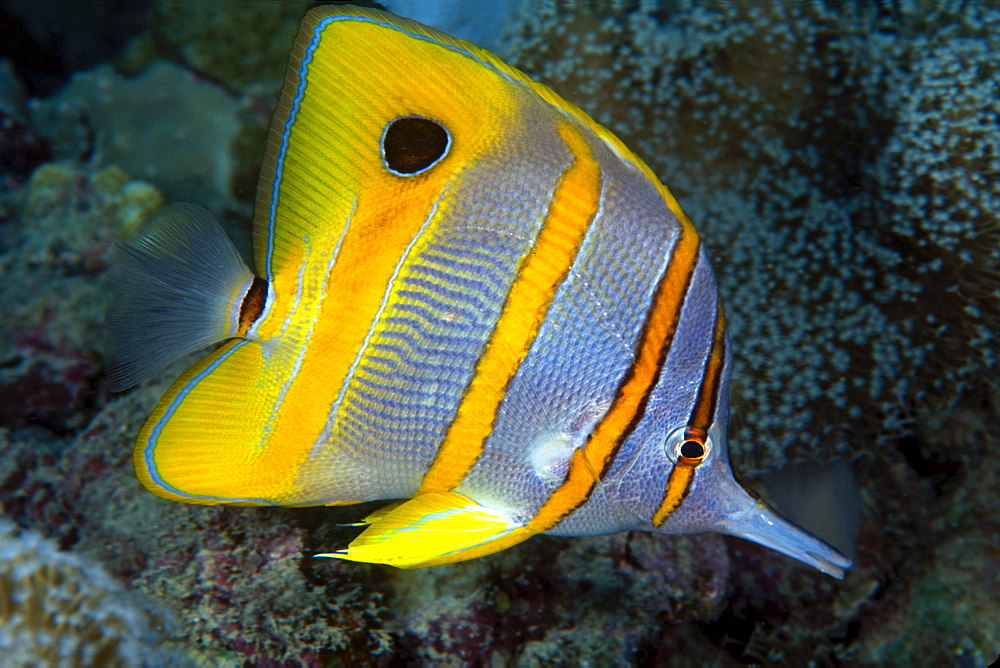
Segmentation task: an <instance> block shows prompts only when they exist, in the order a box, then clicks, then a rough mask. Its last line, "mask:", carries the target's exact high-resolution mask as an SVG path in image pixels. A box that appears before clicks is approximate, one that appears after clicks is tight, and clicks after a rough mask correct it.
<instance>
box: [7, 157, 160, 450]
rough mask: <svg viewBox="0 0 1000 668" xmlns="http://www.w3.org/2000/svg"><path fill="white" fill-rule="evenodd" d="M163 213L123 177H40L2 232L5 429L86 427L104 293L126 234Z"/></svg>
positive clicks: (114, 172) (95, 382)
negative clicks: (114, 252) (116, 244)
mask: <svg viewBox="0 0 1000 668" xmlns="http://www.w3.org/2000/svg"><path fill="white" fill-rule="evenodd" d="M162 203H163V199H162V196H161V195H160V194H159V192H158V191H156V190H155V189H154V188H152V187H151V186H150V185H149V184H146V183H144V182H142V181H135V180H132V179H131V178H130V177H129V176H128V175H127V174H125V172H123V171H122V170H121V169H119V168H117V167H106V168H104V169H100V170H96V171H95V170H92V169H89V168H86V167H80V166H75V165H72V164H68V163H50V164H46V165H43V166H41V167H39V168H38V169H36V170H35V171H34V173H33V174H32V176H31V179H30V181H29V182H28V183H27V185H26V186H25V187H24V188H23V189H22V190H20V191H18V193H17V196H16V203H15V205H14V208H15V210H16V213H17V216H16V219H15V220H14V221H13V222H12V223H11V224H8V225H5V226H4V227H2V228H0V247H4V248H5V249H6V250H7V252H6V253H5V254H3V255H0V275H2V276H3V277H4V284H5V285H4V290H3V292H2V294H0V310H2V312H3V314H4V317H3V320H2V321H0V342H2V344H3V345H2V348H0V426H7V427H9V428H21V427H25V426H29V425H36V426H39V427H43V428H46V429H50V430H54V431H57V432H64V431H66V430H71V429H78V428H80V427H82V426H83V425H84V424H85V423H86V420H87V419H88V418H89V416H90V415H91V414H92V413H93V412H94V410H96V406H97V401H98V399H97V396H96V394H95V393H96V392H97V390H98V386H99V385H100V383H101V382H102V380H103V369H102V363H101V359H100V355H101V353H100V351H101V350H103V340H104V326H103V315H102V314H103V309H104V293H103V292H102V285H103V283H102V281H101V280H99V278H98V277H99V276H100V275H101V274H102V273H103V272H104V271H105V270H106V269H107V267H108V265H109V263H110V261H111V255H110V251H111V242H112V240H113V239H114V235H115V233H116V230H124V229H127V228H128V227H129V226H130V225H133V224H134V223H135V221H137V220H139V219H141V218H142V217H143V216H144V215H145V214H146V213H148V212H150V211H152V210H153V209H155V208H156V207H158V206H160V205H161V204H162Z"/></svg>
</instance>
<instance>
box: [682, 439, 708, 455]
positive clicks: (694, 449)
mask: <svg viewBox="0 0 1000 668" xmlns="http://www.w3.org/2000/svg"><path fill="white" fill-rule="evenodd" d="M704 456H705V446H704V444H702V443H699V442H698V441H684V442H683V443H681V457H683V458H684V459H701V458H702V457H704Z"/></svg>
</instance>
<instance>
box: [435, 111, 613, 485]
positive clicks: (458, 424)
mask: <svg viewBox="0 0 1000 668" xmlns="http://www.w3.org/2000/svg"><path fill="white" fill-rule="evenodd" d="M559 134H560V135H561V136H562V139H563V141H565V142H566V144H567V146H569V148H570V150H571V151H572V152H573V155H574V156H575V160H574V162H573V165H572V166H571V167H570V168H569V170H567V172H566V174H565V175H564V176H563V178H562V179H561V180H560V182H559V186H558V188H557V189H556V192H555V196H554V198H553V201H552V206H551V207H550V208H549V214H548V216H547V218H546V219H545V223H544V225H543V226H542V229H541V231H540V232H539V234H538V239H537V240H536V242H535V245H534V247H533V248H532V250H531V252H530V253H528V255H527V256H526V257H525V259H523V260H522V261H521V266H520V268H519V270H518V274H517V277H516V278H515V280H514V283H513V285H512V286H511V289H510V293H509V294H508V295H507V301H506V302H505V303H504V306H503V310H502V311H501V312H500V317H499V318H498V319H497V324H496V326H495V327H494V329H493V334H492V336H491V337H490V341H489V343H487V345H486V349H485V351H484V352H483V354H482V356H481V357H480V358H479V361H478V363H477V364H476V371H475V374H474V375H473V377H472V381H471V382H470V383H469V386H468V387H467V388H466V391H465V395H464V396H463V397H462V403H461V404H460V405H459V407H458V412H457V414H456V416H455V420H454V421H453V422H452V423H451V426H450V427H449V428H448V433H447V434H446V435H445V438H444V440H443V441H442V443H441V446H440V448H439V449H438V453H437V456H436V458H435V459H434V463H433V464H431V467H430V468H429V469H428V470H427V473H426V474H425V475H424V479H423V482H422V483H421V485H420V491H419V492H417V493H418V494H426V493H430V492H448V491H451V490H453V489H454V488H455V487H457V486H458V484H459V483H460V482H461V481H462V479H463V478H464V477H465V475H466V474H467V473H468V472H469V471H470V470H471V469H472V467H473V465H475V463H476V460H478V459H479V456H480V455H481V454H482V452H483V446H484V444H485V442H486V438H487V437H488V436H489V434H490V432H491V431H492V429H493V422H494V420H495V419H496V416H497V411H498V410H499V409H500V403H501V402H502V401H503V398H504V395H505V394H506V392H507V386H508V385H509V384H510V381H511V379H512V378H513V377H514V374H515V373H516V372H517V369H518V367H519V366H520V364H521V361H522V360H523V359H524V357H525V355H527V354H528V350H529V349H530V348H531V344H532V343H533V342H534V340H535V337H536V336H537V335H538V329H539V328H540V327H541V325H542V322H543V321H544V320H545V316H546V314H547V313H548V310H549V307H550V306H552V300H553V298H554V297H555V293H556V290H557V289H558V287H559V286H560V285H561V284H562V282H563V281H564V280H565V279H566V276H567V275H568V274H569V270H570V267H572V265H573V262H574V261H575V259H576V255H577V253H578V252H579V250H580V246H581V245H582V244H583V239H584V237H585V236H586V234H587V230H588V229H589V228H590V223H591V222H592V221H593V219H594V216H595V215H596V214H597V210H598V207H599V204H600V192H601V174H600V169H599V166H598V164H597V162H596V161H595V160H594V158H593V156H592V155H591V153H590V149H589V148H588V147H587V145H586V143H585V142H584V141H583V139H582V138H581V137H580V134H579V132H578V131H576V130H575V129H573V128H571V127H570V126H568V125H560V126H559Z"/></svg>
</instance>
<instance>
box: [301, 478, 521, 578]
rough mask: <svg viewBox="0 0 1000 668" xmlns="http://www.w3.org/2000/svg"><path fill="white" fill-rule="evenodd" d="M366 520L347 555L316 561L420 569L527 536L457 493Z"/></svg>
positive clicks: (430, 497)
mask: <svg viewBox="0 0 1000 668" xmlns="http://www.w3.org/2000/svg"><path fill="white" fill-rule="evenodd" d="M387 508H388V509H386V508H381V509H379V510H377V511H375V512H374V513H372V514H371V515H369V516H368V517H366V518H365V520H364V523H365V524H369V525H370V526H369V527H368V528H367V529H365V531H364V533H362V534H361V535H360V536H358V537H357V538H355V539H354V540H353V541H352V542H351V544H350V545H349V546H348V547H347V549H346V550H341V551H337V552H332V553H329V554H318V555H316V556H317V557H332V558H336V559H344V560H346V561H361V562H368V563H376V564H387V565H389V566H396V567H397V568H421V567H424V566H434V565H438V564H444V563H451V562H455V561H464V560H465V559H472V558H475V557H481V556H483V555H486V554H492V553H493V552H499V551H500V550H503V549H505V548H507V547H510V546H511V545H513V544H515V543H519V542H521V541H522V540H524V539H525V538H527V537H528V536H530V535H531V534H530V533H528V532H524V535H523V536H520V535H518V534H520V533H522V531H523V529H524V526H523V523H521V522H518V521H516V520H515V519H514V518H512V517H510V516H509V515H508V514H507V513H505V512H503V511H499V510H494V509H491V508H487V507H485V506H482V505H479V504H478V503H476V502H475V501H473V500H472V499H470V498H468V497H467V496H464V495H462V494H458V493H456V492H433V493H430V494H421V495H419V496H417V497H415V498H412V499H409V500H407V501H404V502H402V503H398V504H393V505H390V506H388V507H387Z"/></svg>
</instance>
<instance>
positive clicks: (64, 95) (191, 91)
mask: <svg viewBox="0 0 1000 668" xmlns="http://www.w3.org/2000/svg"><path fill="white" fill-rule="evenodd" d="M238 108H239V102H238V101H237V100H235V99H233V98H232V97H230V96H229V95H227V94H226V93H225V92H224V91H223V90H222V89H221V88H219V87H218V86H216V85H214V84H212V83H211V82H208V81H204V80H201V79H198V78H197V77H196V76H195V75H194V74H192V73H191V72H189V71H187V70H185V69H183V68H181V67H179V66H178V65H175V64H173V63H170V62H167V61H158V62H155V63H153V64H152V65H150V66H149V67H148V68H147V69H146V70H145V71H144V72H143V73H142V74H140V75H137V76H135V77H132V78H126V77H123V76H122V75H120V74H118V73H117V72H115V71H114V69H112V68H111V66H109V65H101V66H99V67H97V68H95V69H93V70H90V71H87V72H81V73H78V74H76V75H74V76H73V78H72V79H71V80H70V83H69V84H68V85H67V86H66V87H64V88H63V89H62V90H61V91H60V92H59V94H58V95H56V96H53V97H52V98H49V99H47V100H33V101H32V104H31V106H30V111H31V121H32V123H33V124H34V126H35V127H36V128H37V129H38V131H39V132H40V133H41V134H42V135H44V136H47V137H50V138H52V140H53V143H54V149H55V154H56V157H57V158H59V159H64V160H70V159H88V160H89V159H90V158H92V157H96V159H97V160H98V161H99V164H102V165H112V164H116V165H119V166H121V167H122V168H123V169H124V170H125V171H127V172H128V173H130V174H132V175H133V176H135V177H136V178H141V179H145V180H147V181H150V182H152V183H154V184H155V185H156V186H157V187H158V188H160V189H161V190H162V191H163V192H164V194H165V195H166V196H167V197H168V198H169V199H172V200H181V201H193V202H201V203H202V204H205V205H209V206H220V205H225V204H227V203H228V202H229V200H230V195H229V186H230V184H229V178H230V172H231V170H232V165H231V162H232V161H231V158H230V154H229V146H230V144H231V143H232V141H233V139H234V137H235V136H236V132H237V130H238V128H239V123H238V120H237V110H238ZM166 109H169V110H170V112H169V113H170V117H171V122H170V123H169V124H168V125H164V124H163V123H164V113H165V111H164V110H166Z"/></svg>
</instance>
